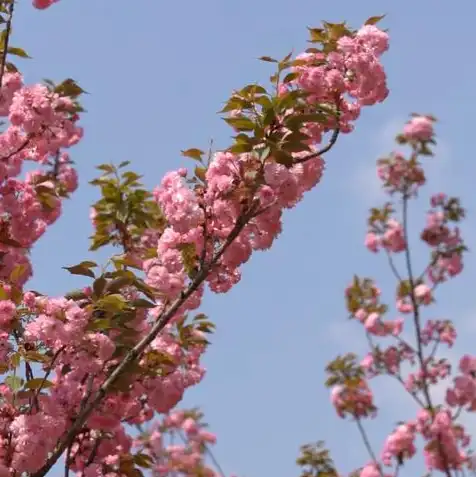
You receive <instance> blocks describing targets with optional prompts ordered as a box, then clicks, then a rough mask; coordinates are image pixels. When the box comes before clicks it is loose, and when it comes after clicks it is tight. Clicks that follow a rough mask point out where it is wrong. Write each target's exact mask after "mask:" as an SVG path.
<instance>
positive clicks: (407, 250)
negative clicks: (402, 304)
mask: <svg viewBox="0 0 476 477" xmlns="http://www.w3.org/2000/svg"><path fill="white" fill-rule="evenodd" d="M408 199H409V196H408V193H407V191H404V192H403V236H404V240H405V245H406V246H405V261H406V267H407V272H408V282H409V284H410V299H411V302H412V306H413V322H414V325H415V333H416V341H417V356H418V361H419V363H420V367H421V370H422V372H423V380H422V381H423V382H422V387H423V395H424V396H425V400H426V404H427V407H428V410H429V411H430V413H431V415H432V419H434V407H433V403H432V401H431V396H430V390H429V389H428V381H427V377H428V371H427V365H426V362H425V357H424V356H423V346H422V338H421V333H422V331H421V317H420V308H419V305H418V301H417V298H416V295H415V280H414V277H413V270H412V259H411V254H410V244H409V241H408ZM437 442H438V451H439V454H440V456H441V458H442V460H443V463H444V472H445V474H446V477H451V472H450V470H449V467H448V458H447V456H446V453H445V451H444V448H443V444H442V443H441V439H439V438H438V441H437Z"/></svg>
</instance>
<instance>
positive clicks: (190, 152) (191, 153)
mask: <svg viewBox="0 0 476 477" xmlns="http://www.w3.org/2000/svg"><path fill="white" fill-rule="evenodd" d="M181 152H182V156H184V157H190V158H192V159H195V160H196V161H201V160H202V156H203V155H204V154H205V153H204V152H203V151H201V150H200V149H196V148H192V149H187V150H186V151H181Z"/></svg>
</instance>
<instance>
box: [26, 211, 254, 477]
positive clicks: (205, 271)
mask: <svg viewBox="0 0 476 477" xmlns="http://www.w3.org/2000/svg"><path fill="white" fill-rule="evenodd" d="M255 209H256V205H254V204H253V205H251V207H250V208H249V210H248V211H247V212H245V213H243V214H242V215H241V216H240V217H238V219H237V221H236V224H235V226H234V228H233V230H232V231H231V232H230V235H228V237H227V239H226V241H225V242H224V243H223V244H222V246H221V247H220V248H219V249H218V251H217V252H216V253H215V255H214V256H213V258H212V260H211V261H210V263H208V264H206V265H205V266H204V267H203V268H202V269H201V270H200V271H199V272H198V274H197V276H196V277H195V279H194V280H193V281H192V283H191V284H190V285H189V287H188V288H187V289H186V290H185V291H184V292H182V294H181V296H180V297H179V298H177V299H176V300H175V301H174V302H173V303H172V305H171V306H170V308H169V309H168V310H164V312H163V313H162V314H161V315H160V316H159V318H158V319H157V321H156V322H155V324H154V326H153V327H152V329H151V330H150V332H149V333H148V334H147V335H146V336H145V337H144V338H143V339H142V340H141V341H140V342H139V343H137V345H136V346H134V348H132V349H131V350H130V351H129V352H128V353H127V355H126V356H125V358H124V359H123V360H122V362H121V363H120V364H119V365H118V366H117V367H116V368H115V369H114V371H113V372H112V373H111V374H110V375H109V377H108V378H107V379H106V380H105V381H104V383H103V384H102V385H101V387H100V388H99V389H98V390H97V391H96V393H95V395H94V397H93V399H91V401H89V403H85V405H84V407H82V409H81V410H80V412H79V414H78V415H77V417H76V420H75V421H74V422H73V424H72V425H71V427H70V429H69V431H68V432H67V434H66V436H65V437H64V439H63V440H62V442H60V443H59V445H58V446H57V448H56V450H55V451H54V452H53V453H52V454H51V456H50V457H49V459H48V460H47V461H46V463H45V465H44V466H43V467H42V468H41V469H39V470H38V471H37V472H35V473H33V474H31V477H43V476H44V475H46V474H47V472H48V471H49V470H50V469H51V468H52V467H53V466H54V464H55V463H56V461H57V460H58V459H59V458H60V457H61V455H62V454H63V452H64V451H65V450H66V449H67V448H68V446H69V445H70V444H71V442H73V441H74V439H75V437H76V434H77V433H78V431H79V430H80V429H81V428H82V426H83V425H84V423H85V422H86V421H87V419H88V417H89V416H90V415H91V413H92V412H93V411H94V409H95V408H96V407H97V406H98V405H99V404H100V402H101V401H102V400H103V399H104V397H105V396H106V394H107V392H108V391H109V390H110V388H111V387H112V386H113V385H114V383H115V382H116V381H117V380H118V379H119V378H120V377H121V376H122V374H123V373H124V372H125V371H126V370H127V368H128V366H129V365H130V364H131V363H133V362H135V361H136V360H137V359H139V357H140V356H141V355H142V353H143V352H144V351H145V349H146V348H147V346H149V345H150V343H151V342H152V341H153V340H154V339H155V337H156V336H157V335H158V334H159V333H160V332H161V331H162V330H163V329H164V327H165V326H166V325H167V324H168V323H169V321H170V320H171V319H172V318H173V317H174V315H175V313H176V312H177V310H178V309H179V308H180V307H181V306H182V305H183V304H184V303H185V302H186V301H187V299H188V298H190V296H191V295H192V294H193V293H194V292H195V291H196V290H197V289H198V288H199V287H200V285H201V284H202V283H203V282H204V281H205V279H206V278H207V276H208V275H209V272H210V270H211V268H212V267H213V266H214V265H215V264H216V263H217V262H218V260H219V259H220V258H221V256H222V255H223V254H224V253H225V251H226V250H227V248H228V247H229V246H230V245H231V243H232V242H233V241H234V240H235V239H236V238H237V237H238V235H239V234H240V232H241V231H242V230H243V228H244V226H245V225H246V224H247V223H248V221H249V220H250V219H251V218H252V217H253V216H254V215H255V212H256V211H255Z"/></svg>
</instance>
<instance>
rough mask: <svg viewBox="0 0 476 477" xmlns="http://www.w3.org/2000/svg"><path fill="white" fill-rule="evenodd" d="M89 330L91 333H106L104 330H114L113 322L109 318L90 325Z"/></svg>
mask: <svg viewBox="0 0 476 477" xmlns="http://www.w3.org/2000/svg"><path fill="white" fill-rule="evenodd" d="M87 328H88V330H90V331H99V330H101V331H104V330H109V329H111V328H113V326H112V323H111V320H109V319H107V318H103V319H100V320H95V321H93V322H92V323H90V324H89V325H88V327H87Z"/></svg>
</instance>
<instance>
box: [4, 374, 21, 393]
mask: <svg viewBox="0 0 476 477" xmlns="http://www.w3.org/2000/svg"><path fill="white" fill-rule="evenodd" d="M5 384H6V385H7V386H8V387H9V388H10V389H11V390H12V391H18V390H19V389H20V388H21V387H22V386H23V379H22V378H19V377H18V376H7V378H6V379H5Z"/></svg>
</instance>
